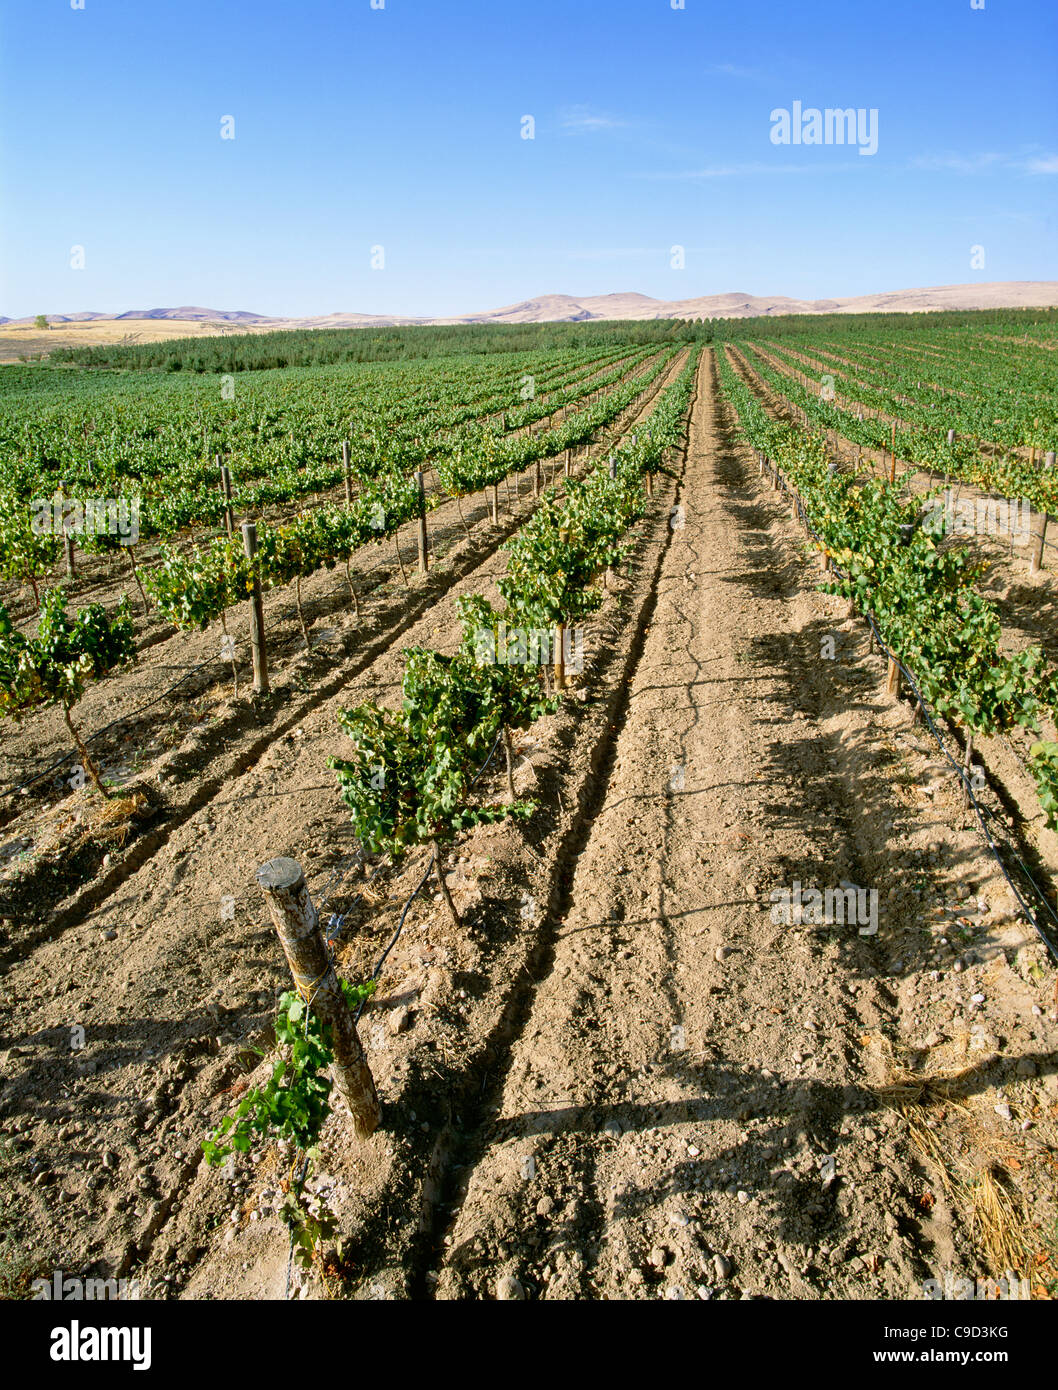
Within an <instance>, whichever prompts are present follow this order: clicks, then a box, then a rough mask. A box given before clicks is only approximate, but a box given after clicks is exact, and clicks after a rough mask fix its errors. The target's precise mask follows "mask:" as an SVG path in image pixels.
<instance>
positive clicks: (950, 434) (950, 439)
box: [948, 430, 955, 444]
mask: <svg viewBox="0 0 1058 1390" xmlns="http://www.w3.org/2000/svg"><path fill="white" fill-rule="evenodd" d="M948 443H949V444H954V443H955V431H954V430H949V431H948Z"/></svg>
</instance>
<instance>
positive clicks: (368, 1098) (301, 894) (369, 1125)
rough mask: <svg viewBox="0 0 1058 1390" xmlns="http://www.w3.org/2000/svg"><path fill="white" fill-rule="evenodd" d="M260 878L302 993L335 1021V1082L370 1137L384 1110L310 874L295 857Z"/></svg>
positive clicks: (362, 1134)
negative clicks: (325, 935)
mask: <svg viewBox="0 0 1058 1390" xmlns="http://www.w3.org/2000/svg"><path fill="white" fill-rule="evenodd" d="M257 882H258V883H259V884H260V885H261V887H262V888H263V889H264V891H265V896H266V897H267V899H268V910H269V912H270V913H271V915H272V924H273V926H274V927H275V929H276V932H277V934H278V936H279V941H280V944H281V945H282V947H283V954H284V955H285V956H286V958H287V964H288V965H289V966H290V973H291V975H292V976H293V977H294V984H295V985H296V986H297V990H298V993H299V994H300V995H301V997H302V999H304V1001H305V1003H306V1004H308V1005H309V1007H310V1008H311V1009H312V1010H313V1012H314V1013H316V1014H317V1015H318V1017H319V1018H320V1019H321V1020H322V1021H323V1022H324V1023H326V1024H329V1025H330V1029H331V1049H332V1051H333V1053H334V1063H333V1065H332V1068H331V1071H332V1074H333V1076H334V1083H335V1086H336V1087H337V1090H338V1094H339V1095H340V1096H341V1098H342V1100H344V1101H345V1103H346V1105H347V1106H348V1107H349V1113H350V1115H352V1117H353V1128H354V1129H355V1130H356V1133H357V1137H358V1138H360V1139H366V1138H367V1137H368V1136H369V1135H370V1134H373V1133H374V1131H375V1130H376V1129H377V1128H378V1122H379V1120H380V1119H381V1118H382V1111H381V1107H380V1106H379V1103H378V1094H377V1092H376V1091H375V1083H374V1080H373V1079H372V1076H371V1069H370V1067H369V1066H368V1065H367V1059H366V1058H365V1057H364V1050H363V1048H362V1047H361V1046H360V1039H359V1037H358V1036H357V1032H356V1024H355V1023H354V1022H353V1015H352V1013H351V1011H350V1009H349V1005H348V1004H347V1003H346V1001H345V995H344V994H343V993H342V987H341V984H340V983H339V980H338V976H337V975H336V974H335V970H334V966H333V965H332V964H331V960H330V957H329V956H328V954H327V946H326V943H325V941H324V939H323V933H322V932H321V931H320V920H319V915H318V914H317V912H316V908H315V906H314V905H313V902H312V899H311V897H310V896H309V890H308V888H307V887H306V884H305V875H304V874H303V873H302V871H301V866H300V865H299V864H297V863H296V862H295V861H294V860H293V859H270V860H269V861H268V863H267V864H262V865H261V867H260V868H259V869H258V870H257Z"/></svg>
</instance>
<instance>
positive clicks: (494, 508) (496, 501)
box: [489, 483, 500, 526]
mask: <svg viewBox="0 0 1058 1390" xmlns="http://www.w3.org/2000/svg"><path fill="white" fill-rule="evenodd" d="M489 511H490V512H491V513H492V524H493V526H498V525H499V524H500V485H499V483H493V485H492V491H491V492H490V494H489Z"/></svg>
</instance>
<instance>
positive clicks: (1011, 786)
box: [732, 353, 1058, 901]
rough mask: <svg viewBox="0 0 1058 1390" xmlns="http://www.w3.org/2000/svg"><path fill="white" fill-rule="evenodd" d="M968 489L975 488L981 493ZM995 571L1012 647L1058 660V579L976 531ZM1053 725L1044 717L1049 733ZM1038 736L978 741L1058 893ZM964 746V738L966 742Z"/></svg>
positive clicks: (993, 793)
mask: <svg viewBox="0 0 1058 1390" xmlns="http://www.w3.org/2000/svg"><path fill="white" fill-rule="evenodd" d="M732 360H733V362H734V363H735V366H736V369H737V370H738V371H739V372H740V373H741V375H742V378H743V380H744V381H745V382H746V384H747V385H748V386H749V387H750V388H751V389H752V390H753V391H755V392H756V394H757V395H758V397H759V398H760V400H761V401H762V403H763V404H764V406H765V408H766V409H767V410H768V411H769V413H770V414H771V415H772V416H773V418H776V419H784V420H787V421H791V422H795V423H796V421H797V420H798V419H799V415H798V412H797V411H796V409H795V407H793V406H792V404H791V403H790V402H789V401H788V400H787V399H786V398H785V397H784V396H780V395H779V394H778V393H777V392H775V391H774V390H773V389H772V388H771V387H770V386H769V385H768V384H767V383H766V382H764V381H763V380H762V379H761V377H760V376H759V375H758V374H757V373H756V372H755V371H754V370H753V367H752V365H751V364H749V363H748V362H747V361H746V360H745V358H744V357H743V356H742V355H741V354H738V353H735V354H732ZM831 441H832V442H831V444H830V445H829V448H830V452H831V454H832V455H833V457H834V458H836V459H838V460H840V461H841V462H842V463H844V464H845V465H846V466H848V467H850V468H855V467H856V466H857V463H858V461H859V460H858V456H857V450H856V446H855V445H854V444H851V443H850V442H849V441H848V440H847V439H845V438H844V437H843V436H840V435H839V436H837V437H836V438H834V436H833V432H832V434H831ZM973 491H974V490H971V489H967V495H973ZM970 539H971V541H972V543H974V544H975V545H976V547H977V549H978V552H979V553H980V555H981V557H982V559H983V560H985V561H987V563H988V564H989V566H990V569H989V572H988V573H987V574H986V575H985V576H983V577H982V579H981V580H979V582H978V588H979V589H980V591H981V593H983V594H984V595H985V596H986V597H987V598H989V599H990V600H991V601H992V602H993V603H994V604H995V605H996V609H997V611H998V613H999V617H1000V622H1001V624H1002V630H1003V647H1004V650H1012V649H1019V648H1021V647H1023V646H1026V645H1028V644H1029V643H1039V644H1040V645H1042V647H1043V649H1044V651H1045V653H1046V654H1047V656H1048V657H1049V659H1050V660H1051V661H1053V662H1058V636H1056V633H1058V621H1056V620H1058V605H1056V598H1055V591H1054V586H1053V585H1052V584H1050V583H1048V582H1047V576H1046V575H1045V574H1043V573H1041V574H1039V575H1029V574H1028V573H1027V572H1025V571H1022V570H1020V569H1019V570H1018V571H1013V567H1012V566H1009V565H1004V564H1003V558H1004V557H1003V555H1002V552H1001V550H1000V548H999V547H998V546H997V545H995V544H988V538H987V537H973V538H970ZM1051 733H1053V730H1052V729H1051V728H1050V727H1049V726H1048V724H1047V722H1046V721H1044V725H1043V734H1044V736H1045V737H1047V736H1049V735H1050V734H1051ZM1034 737H1035V736H1034V735H1032V734H1031V733H1029V732H1028V731H1025V730H1020V729H1018V730H1013V731H1012V732H1011V733H1010V734H1008V735H1005V736H1001V737H999V738H979V739H977V740H976V742H975V747H976V748H977V757H978V762H979V763H983V766H984V768H985V770H986V773H987V777H988V783H989V785H988V786H987V787H986V788H985V789H984V790H983V794H982V799H983V800H984V801H985V802H986V804H988V805H989V807H990V809H992V810H993V811H996V812H997V813H999V814H1000V817H1001V820H1002V821H1003V822H1004V823H1006V824H1008V825H1009V827H1010V830H1011V833H1012V836H1013V840H1014V845H1015V848H1016V849H1017V850H1018V852H1019V853H1021V854H1022V855H1023V856H1024V857H1025V859H1026V860H1027V861H1028V863H1029V865H1030V867H1031V870H1032V873H1033V876H1034V877H1035V878H1036V879H1037V881H1038V882H1040V883H1041V885H1042V886H1043V887H1044V888H1045V890H1047V891H1048V892H1049V893H1050V894H1051V897H1052V901H1053V897H1054V891H1055V885H1056V884H1058V833H1056V832H1055V831H1053V830H1049V829H1048V828H1047V825H1046V823H1045V818H1044V815H1043V811H1042V808H1041V806H1040V801H1039V795H1038V793H1037V790H1036V785H1035V782H1034V781H1033V779H1032V776H1031V773H1030V772H1029V770H1028V765H1027V764H1028V750H1029V748H1030V746H1031V744H1032V742H1033V740H1034ZM960 742H961V738H960V739H959V740H957V739H956V738H955V737H954V736H951V737H949V746H950V747H952V748H959V745H960ZM963 746H964V745H963Z"/></svg>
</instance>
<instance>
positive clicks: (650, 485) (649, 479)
mask: <svg viewBox="0 0 1058 1390" xmlns="http://www.w3.org/2000/svg"><path fill="white" fill-rule="evenodd" d="M643 478H644V481H645V482H646V485H647V488H646V491H647V496H648V497H653V496H654V475H653V473H651V471H650V470H649V468H648V469H647V471H646V472H645V473H644V474H643Z"/></svg>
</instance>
